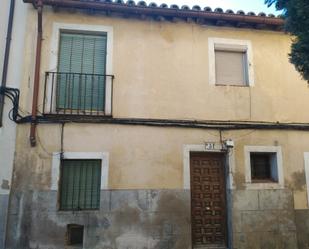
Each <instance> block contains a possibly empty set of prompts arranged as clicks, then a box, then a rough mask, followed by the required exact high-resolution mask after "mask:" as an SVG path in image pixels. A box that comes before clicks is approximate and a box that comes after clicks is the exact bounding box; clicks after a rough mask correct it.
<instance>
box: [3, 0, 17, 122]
mask: <svg viewBox="0 0 309 249" xmlns="http://www.w3.org/2000/svg"><path fill="white" fill-rule="evenodd" d="M14 11H15V0H11V5H10V13H9V20H8V29H7V35H6V45H5V52H4V60H3V70H2V79H1V87H6V83H7V82H6V81H7V75H8V67H9V59H10V49H11V40H12V30H13V20H14ZM3 109H4V95H3V94H0V127H2V125H3Z"/></svg>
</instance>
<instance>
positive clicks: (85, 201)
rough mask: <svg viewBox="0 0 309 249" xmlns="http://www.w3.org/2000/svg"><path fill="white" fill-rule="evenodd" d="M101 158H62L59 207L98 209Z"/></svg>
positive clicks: (67, 208) (66, 208) (65, 208)
mask: <svg viewBox="0 0 309 249" xmlns="http://www.w3.org/2000/svg"><path fill="white" fill-rule="evenodd" d="M100 187H101V160H62V162H61V181H60V209H61V210H84V209H99V207H100Z"/></svg>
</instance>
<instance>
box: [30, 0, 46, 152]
mask: <svg viewBox="0 0 309 249" xmlns="http://www.w3.org/2000/svg"><path fill="white" fill-rule="evenodd" d="M33 3H34V4H35V5H36V7H37V9H38V34H37V44H36V58H35V72H34V83H33V99H32V112H31V126H30V144H31V146H32V147H34V146H35V145H36V126H37V112H38V111H37V106H38V97H39V88H40V71H41V50H42V40H43V28H42V14H43V1H42V0H37V1H33Z"/></svg>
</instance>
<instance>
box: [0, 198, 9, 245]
mask: <svg viewBox="0 0 309 249" xmlns="http://www.w3.org/2000/svg"><path fill="white" fill-rule="evenodd" d="M8 203H9V195H6V194H0V249H4V242H5V230H6V220H7V212H8Z"/></svg>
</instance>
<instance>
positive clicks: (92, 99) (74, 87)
mask: <svg viewBox="0 0 309 249" xmlns="http://www.w3.org/2000/svg"><path fill="white" fill-rule="evenodd" d="M59 43H60V44H59V56H58V76H57V89H56V108H57V110H67V109H69V110H76V111H84V112H89V111H104V108H105V88H106V84H105V83H106V79H105V74H106V53H107V52H106V49H107V34H106V33H84V34H83V33H73V32H68V31H65V32H64V31H62V32H61V33H60V42H59Z"/></svg>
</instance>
